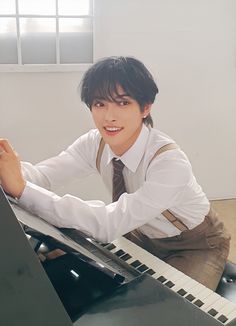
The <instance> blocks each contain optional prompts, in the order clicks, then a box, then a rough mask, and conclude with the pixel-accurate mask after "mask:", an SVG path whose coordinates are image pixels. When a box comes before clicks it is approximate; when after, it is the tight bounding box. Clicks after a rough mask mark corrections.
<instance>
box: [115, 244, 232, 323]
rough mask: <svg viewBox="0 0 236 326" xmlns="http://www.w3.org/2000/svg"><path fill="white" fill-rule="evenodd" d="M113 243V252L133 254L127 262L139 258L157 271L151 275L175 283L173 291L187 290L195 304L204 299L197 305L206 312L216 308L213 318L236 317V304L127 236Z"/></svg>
mask: <svg viewBox="0 0 236 326" xmlns="http://www.w3.org/2000/svg"><path fill="white" fill-rule="evenodd" d="M113 243H114V245H115V246H116V248H115V249H113V250H112V251H111V252H116V251H117V250H119V249H122V250H124V251H125V252H126V253H128V254H129V255H130V256H131V258H130V259H128V260H127V261H126V262H127V263H129V264H131V263H132V262H134V261H135V260H139V261H140V262H141V263H142V264H145V265H146V266H147V267H149V268H150V269H152V270H153V271H154V272H155V273H154V274H153V275H151V277H153V278H155V279H157V278H158V277H159V276H163V277H165V278H166V281H165V282H164V284H165V283H167V282H168V281H171V282H172V283H174V286H173V287H171V290H172V291H174V292H178V291H179V290H180V289H184V290H185V291H186V294H185V295H184V297H185V298H186V297H187V296H188V295H189V294H191V295H193V296H194V297H195V299H194V300H193V301H192V304H194V302H195V301H197V300H200V301H202V302H203V305H202V306H201V307H198V306H196V307H198V308H199V309H201V310H202V311H204V312H205V313H208V311H210V310H211V309H214V310H215V311H216V312H217V314H216V315H215V316H213V318H215V319H218V318H219V317H220V316H222V315H223V316H225V317H226V318H227V319H228V320H227V321H226V322H224V325H226V324H227V323H228V322H229V321H231V320H234V319H235V318H236V304H234V303H232V302H230V301H229V300H227V299H225V298H223V297H221V296H220V295H218V294H217V293H215V292H214V291H212V290H210V289H208V288H207V287H205V286H204V285H202V284H200V283H199V282H197V281H195V280H194V279H192V278H191V277H189V276H187V275H185V274H184V273H182V272H180V271H178V270H177V269H175V268H173V267H172V266H170V265H169V264H168V263H165V262H164V261H162V260H161V259H159V258H157V257H155V256H154V255H152V254H151V253H149V252H147V251H146V250H144V249H143V248H140V247H139V246H137V245H136V244H134V243H132V242H131V241H129V240H127V239H126V238H120V239H118V240H115V241H114V242H113Z"/></svg>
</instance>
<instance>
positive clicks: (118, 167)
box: [112, 157, 125, 173]
mask: <svg viewBox="0 0 236 326" xmlns="http://www.w3.org/2000/svg"><path fill="white" fill-rule="evenodd" d="M112 164H113V169H114V172H116V173H119V172H122V171H123V169H124V166H125V165H124V163H123V162H122V161H121V160H117V159H116V158H115V157H114V158H113V159H112Z"/></svg>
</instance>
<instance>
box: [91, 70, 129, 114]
mask: <svg viewBox="0 0 236 326" xmlns="http://www.w3.org/2000/svg"><path fill="white" fill-rule="evenodd" d="M110 68H111V67H110ZM119 87H121V88H122V94H121V91H120V90H119ZM124 94H125V95H126V96H131V97H132V92H131V90H130V87H129V86H128V84H127V81H126V80H125V76H123V73H122V70H120V69H118V71H117V67H116V69H106V70H105V69H103V71H99V72H97V74H96V78H94V79H93V80H91V81H90V85H89V88H87V90H86V96H85V98H86V104H87V106H88V107H89V108H91V106H92V104H93V102H94V100H96V99H100V100H105V101H109V102H116V101H117V98H118V97H119V96H120V95H124Z"/></svg>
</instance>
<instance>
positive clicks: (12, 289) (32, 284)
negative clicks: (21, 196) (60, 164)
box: [0, 187, 72, 326]
mask: <svg viewBox="0 0 236 326" xmlns="http://www.w3.org/2000/svg"><path fill="white" fill-rule="evenodd" d="M0 217H1V227H0V256H1V268H0V302H1V309H0V324H1V325H5V326H6V325H7V326H17V325H24V326H32V325H34V326H42V325H57V326H71V325H72V322H71V320H70V318H69V316H68V315H67V313H66V311H65V309H64V307H63V305H62V303H61V301H60V300H59V298H58V296H57V294H56V292H55V290H54V288H53V286H52V284H51V283H50V281H49V279H48V277H47V276H46V273H45V271H44V269H43V267H42V266H41V264H40V262H39V260H38V258H37V256H36V255H35V253H34V252H33V250H32V248H31V246H30V244H29V242H28V240H27V238H26V236H25V234H24V231H23V230H22V228H21V226H20V224H19V222H18V221H17V218H16V216H15V214H14V212H13V210H12V209H11V206H10V204H9V202H8V200H7V198H6V196H5V194H4V192H3V190H2V188H1V187H0Z"/></svg>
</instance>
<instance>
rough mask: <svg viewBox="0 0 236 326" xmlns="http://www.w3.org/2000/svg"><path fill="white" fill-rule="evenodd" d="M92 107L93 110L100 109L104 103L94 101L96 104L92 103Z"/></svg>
mask: <svg viewBox="0 0 236 326" xmlns="http://www.w3.org/2000/svg"><path fill="white" fill-rule="evenodd" d="M92 106H93V107H95V108H101V107H103V106H104V103H103V102H100V101H96V102H94V103H93V105H92Z"/></svg>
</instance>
